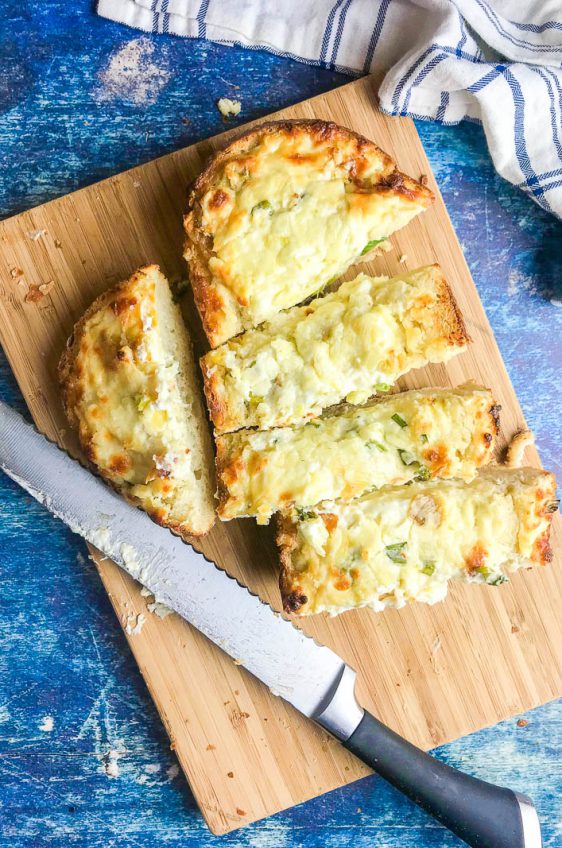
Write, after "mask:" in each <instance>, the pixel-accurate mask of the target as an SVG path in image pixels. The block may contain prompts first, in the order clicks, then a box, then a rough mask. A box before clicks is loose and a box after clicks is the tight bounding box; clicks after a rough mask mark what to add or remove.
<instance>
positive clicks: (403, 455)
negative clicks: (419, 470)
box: [398, 448, 419, 465]
mask: <svg viewBox="0 0 562 848" xmlns="http://www.w3.org/2000/svg"><path fill="white" fill-rule="evenodd" d="M398 453H399V455H400V459H401V460H402V465H419V462H418V461H417V459H416V457H415V456H414V454H413V453H411V452H410V451H409V450H403V449H402V448H398Z"/></svg>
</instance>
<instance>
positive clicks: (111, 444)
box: [59, 265, 215, 535]
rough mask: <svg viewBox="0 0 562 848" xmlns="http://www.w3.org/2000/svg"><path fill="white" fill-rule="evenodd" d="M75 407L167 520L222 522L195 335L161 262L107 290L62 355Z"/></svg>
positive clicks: (95, 444) (109, 462) (200, 524)
mask: <svg viewBox="0 0 562 848" xmlns="http://www.w3.org/2000/svg"><path fill="white" fill-rule="evenodd" d="M59 378H60V385H61V389H62V397H63V403H64V408H65V412H66V415H67V417H68V420H69V421H70V423H71V424H72V426H74V427H76V428H77V429H78V434H79V438H80V442H81V444H82V447H83V448H84V450H85V452H86V455H87V456H88V458H89V460H90V461H91V462H92V463H93V464H94V465H95V466H96V467H97V468H98V469H99V471H100V473H101V474H102V475H103V477H105V479H106V480H108V481H109V482H110V483H111V484H112V485H113V486H114V487H115V488H116V489H117V490H118V491H119V492H121V493H122V494H123V495H124V496H125V497H126V498H127V499H128V500H129V501H131V502H132V503H134V504H136V505H138V506H140V507H142V508H143V509H144V510H146V512H148V513H149V514H150V515H151V516H152V518H154V519H155V520H156V521H157V522H158V523H159V524H163V525H166V526H168V527H171V528H173V529H174V530H176V531H177V532H179V533H181V534H182V535H201V534H203V533H206V532H207V531H208V530H209V529H210V528H211V526H212V525H213V523H214V519H215V512H214V498H213V490H214V480H213V474H212V464H213V451H212V446H211V439H210V434H209V428H208V425H207V421H206V416H205V412H204V409H203V404H202V399H201V396H200V389H199V386H198V382H197V372H196V366H195V362H194V358H193V351H192V349H191V342H190V339H189V336H188V333H187V330H186V328H185V325H184V322H183V319H182V316H181V312H180V310H179V307H178V306H176V304H175V303H174V302H173V299H172V294H171V292H170V288H169V285H168V282H167V280H166V278H165V277H164V275H163V274H162V273H161V272H160V269H159V268H158V266H157V265H149V266H147V267H145V268H141V269H140V270H139V271H137V272H136V273H135V274H133V275H132V277H131V278H130V279H129V280H126V281H125V282H123V283H120V285H118V286H116V287H115V288H113V289H110V290H109V291H107V292H105V293H104V294H102V295H101V296H100V297H99V298H98V299H97V300H96V301H95V302H94V303H93V304H92V305H91V306H90V308H89V309H88V310H87V312H86V313H85V315H84V316H83V317H82V318H81V319H80V321H79V322H78V323H77V325H76V327H75V328H74V333H73V335H72V337H71V338H70V340H69V342H68V345H67V349H66V351H65V352H64V354H63V356H62V358H61V361H60V364H59Z"/></svg>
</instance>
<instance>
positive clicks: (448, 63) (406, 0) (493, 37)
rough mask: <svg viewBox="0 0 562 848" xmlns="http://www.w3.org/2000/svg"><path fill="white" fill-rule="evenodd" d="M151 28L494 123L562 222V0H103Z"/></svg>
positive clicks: (510, 175)
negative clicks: (364, 78) (315, 69)
mask: <svg viewBox="0 0 562 848" xmlns="http://www.w3.org/2000/svg"><path fill="white" fill-rule="evenodd" d="M98 13H99V14H100V15H102V16H104V17H106V18H111V19H112V20H115V21H119V22H120V23H124V24H129V25H130V26H133V27H137V28H139V29H143V30H146V31H148V32H157V33H160V32H163V33H173V34H175V35H182V36H186V37H188V38H207V39H210V40H211V41H216V42H219V43H221V44H229V45H232V44H238V45H242V46H246V47H253V48H262V49H264V50H269V51H271V52H273V53H276V54H278V55H281V56H287V57H291V58H293V59H298V60H300V61H302V62H307V63H308V64H314V65H322V66H324V67H327V68H331V69H336V70H341V71H344V72H348V73H353V74H365V73H369V72H380V71H384V72H386V75H385V77H384V81H383V83H382V86H381V88H380V91H379V97H380V105H381V108H382V109H383V111H385V112H387V113H388V114H391V115H410V116H411V117H414V118H423V119H428V120H435V121H441V122H442V123H444V124H456V123H458V122H459V121H462V120H471V121H478V122H479V123H481V124H482V125H483V127H484V131H485V133H486V138H487V140H488V146H489V149H490V154H491V156H492V159H493V161H494V165H495V167H496V169H497V171H498V172H499V173H500V174H501V175H502V176H503V177H504V178H505V179H506V180H509V182H511V183H513V184H514V185H516V186H518V187H519V188H521V189H522V190H523V191H525V192H526V193H527V194H529V195H530V196H531V197H532V198H533V199H534V200H535V201H536V202H537V203H539V204H540V205H541V206H542V207H543V208H544V209H546V210H547V211H549V212H552V213H554V214H555V215H557V216H558V217H561V218H562V4H561V3H560V0H283V2H272V0H98Z"/></svg>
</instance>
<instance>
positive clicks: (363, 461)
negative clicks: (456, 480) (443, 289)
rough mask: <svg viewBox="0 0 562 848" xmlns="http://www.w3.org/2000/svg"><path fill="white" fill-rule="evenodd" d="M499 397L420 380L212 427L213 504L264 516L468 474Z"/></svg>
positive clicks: (487, 441)
mask: <svg viewBox="0 0 562 848" xmlns="http://www.w3.org/2000/svg"><path fill="white" fill-rule="evenodd" d="M498 412H499V407H498V406H497V405H496V404H495V402H494V400H493V397H492V393H491V391H490V390H489V389H484V388H481V387H480V386H476V385H473V384H467V385H465V386H460V387H459V388H456V389H419V390H415V391H409V392H400V393H399V394H394V395H390V396H388V397H383V398H381V399H380V400H378V401H376V402H374V403H371V404H369V405H368V406H361V407H352V408H351V409H346V410H345V411H343V412H339V414H335V415H330V416H328V417H325V418H318V419H316V420H315V421H311V422H309V423H308V424H305V425H303V426H300V427H295V428H290V427H281V428H275V429H273V430H238V432H236V433H226V434H225V435H222V436H218V437H217V479H218V487H219V490H218V495H219V506H218V510H217V511H218V514H219V517H220V518H221V519H222V520H223V521H228V520H229V519H231V518H237V517H240V516H245V515H254V516H257V519H258V523H262V524H265V523H267V522H268V520H269V518H270V517H271V515H272V514H273V513H274V512H276V511H277V510H279V509H284V510H286V509H287V508H288V507H290V506H299V507H309V506H313V505H314V504H317V503H319V502H321V501H325V500H336V499H338V498H342V499H344V500H351V499H352V498H355V497H358V496H359V495H362V494H363V493H364V492H366V491H368V490H369V489H372V488H379V487H381V486H384V485H390V484H391V485H400V484H404V483H408V482H410V481H411V480H420V479H422V480H423V479H431V478H432V477H443V478H446V477H460V478H463V479H468V480H470V479H472V478H473V477H474V476H475V475H476V473H477V470H478V468H479V467H480V466H482V465H485V464H486V463H487V462H489V461H490V459H491V458H492V455H493V451H494V444H495V437H496V434H497V429H498Z"/></svg>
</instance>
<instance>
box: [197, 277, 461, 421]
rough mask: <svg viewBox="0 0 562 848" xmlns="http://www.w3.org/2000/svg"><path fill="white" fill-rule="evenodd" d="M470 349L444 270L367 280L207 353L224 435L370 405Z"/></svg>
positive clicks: (212, 400) (211, 393) (209, 383)
mask: <svg viewBox="0 0 562 848" xmlns="http://www.w3.org/2000/svg"><path fill="white" fill-rule="evenodd" d="M469 341H470V339H469V337H468V335H467V332H466V329H465V326H464V323H463V320H462V317H461V315H460V313H459V311H458V308H457V305H456V302H455V299H454V297H453V294H452V292H451V290H450V289H449V287H448V285H447V283H446V281H445V279H444V277H443V274H442V272H441V269H440V268H439V266H438V265H430V266H427V267H425V268H420V269H418V270H417V271H413V272H412V273H409V274H404V275H400V276H397V277H393V278H391V279H388V278H386V277H378V278H373V277H367V276H366V275H365V274H360V275H359V276H358V277H357V278H356V279H354V280H351V281H350V282H347V283H343V284H342V285H341V286H340V288H339V289H338V290H337V291H336V292H333V293H331V294H327V295H325V296H324V297H318V298H316V299H315V300H313V301H311V303H309V304H308V305H306V306H295V307H293V308H292V309H289V310H287V311H286V312H281V313H280V314H279V315H276V316H275V317H274V318H272V319H271V321H268V322H266V323H265V324H262V326H261V327H258V328H256V329H254V330H248V331H246V332H245V333H243V334H242V335H241V336H237V337H236V338H235V339H231V340H230V341H228V342H226V343H225V344H224V345H221V347H219V348H216V349H215V350H212V351H210V352H209V353H208V354H206V355H205V356H204V357H203V358H202V360H201V367H202V370H203V378H204V385H205V394H206V396H207V402H208V406H209V410H210V413H211V418H212V420H213V424H214V425H215V430H216V432H217V433H225V432H229V431H233V430H238V429H241V428H242V427H259V428H260V429H265V428H268V427H275V426H287V425H293V424H296V423H298V422H302V421H304V420H306V419H307V418H314V417H316V416H318V415H320V413H321V412H322V410H323V409H325V408H327V407H329V406H332V405H333V404H337V403H339V402H340V401H342V400H343V399H346V400H347V401H348V402H350V403H363V402H365V401H366V400H368V398H369V397H370V396H371V395H373V394H374V393H375V392H376V391H377V388H379V389H381V388H382V389H383V390H388V387H389V386H390V385H392V384H393V383H395V382H396V381H397V379H398V378H399V377H400V376H401V375H402V374H405V373H406V372H407V371H409V370H410V369H411V368H418V367H420V366H423V365H427V363H428V362H446V361H447V360H448V359H450V358H451V357H452V356H454V355H455V354H456V353H459V352H460V351H461V350H463V349H464V348H465V346H466V345H467V343H468V342H469Z"/></svg>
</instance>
